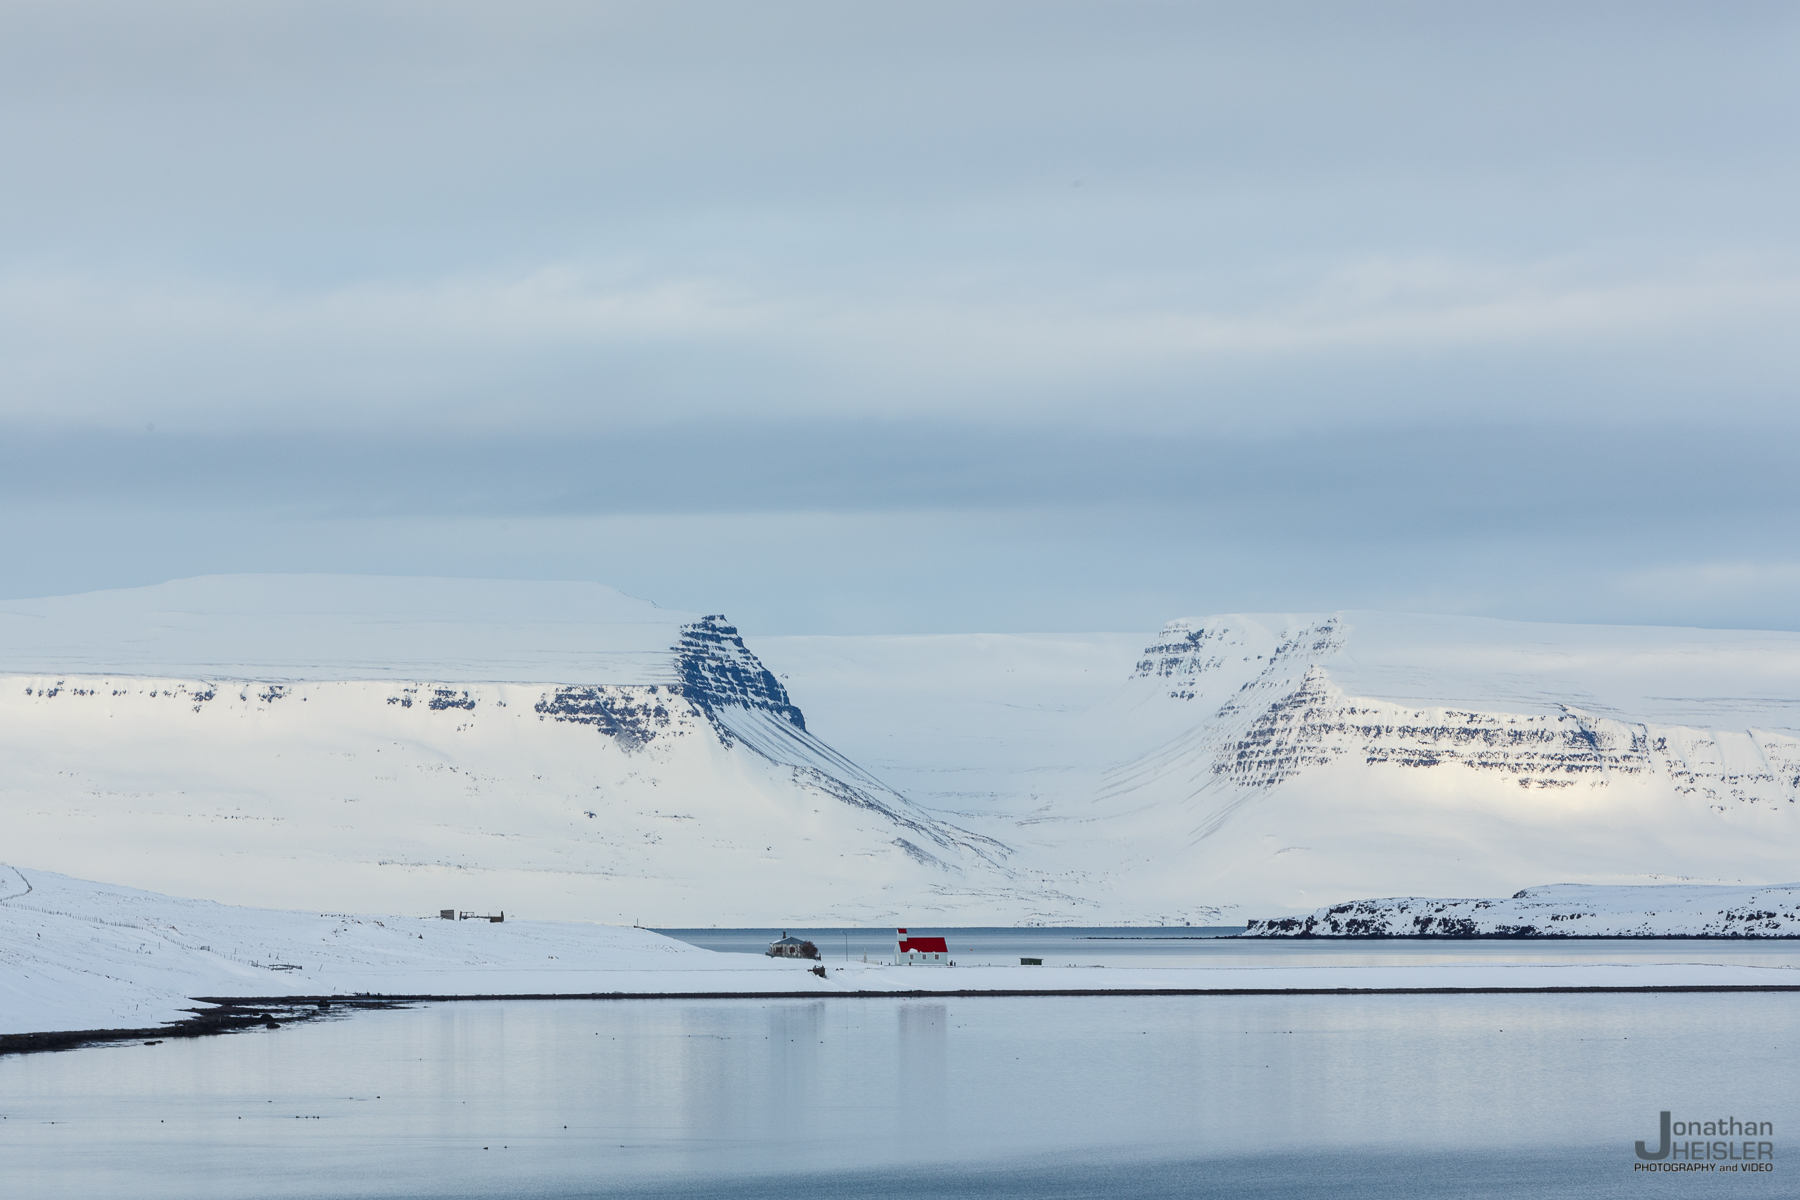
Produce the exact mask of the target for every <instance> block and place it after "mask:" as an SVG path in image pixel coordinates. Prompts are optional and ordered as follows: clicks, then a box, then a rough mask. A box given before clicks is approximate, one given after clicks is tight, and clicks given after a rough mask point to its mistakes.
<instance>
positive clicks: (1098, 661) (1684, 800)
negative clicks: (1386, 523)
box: [757, 612, 1800, 920]
mask: <svg viewBox="0 0 1800 1200" xmlns="http://www.w3.org/2000/svg"><path fill="white" fill-rule="evenodd" d="M846 641H848V642H852V643H855V644H852V645H845V646H844V647H843V648H842V649H841V650H840V651H839V653H840V655H841V657H843V658H845V659H856V660H860V661H862V662H865V663H867V664H870V665H871V666H872V667H879V665H880V663H881V662H882V659H883V656H884V655H886V654H889V653H890V652H891V648H890V644H891V643H892V642H893V640H892V639H846ZM1044 641H1045V642H1046V643H1048V644H1051V645H1054V646H1055V650H1054V652H1052V653H1047V654H1045V655H1044V656H1043V658H1042V659H1040V660H1038V661H1039V664H1040V670H1042V671H1045V672H1047V671H1048V670H1049V668H1050V667H1051V666H1053V665H1055V664H1058V663H1060V664H1063V665H1062V666H1061V668H1060V670H1059V672H1058V677H1057V680H1056V681H1054V682H1051V683H1047V684H1045V685H1044V687H1043V689H1042V693H1041V694H1042V695H1043V696H1044V697H1045V698H1046V700H1047V701H1049V702H1047V703H1045V704H1043V705H1042V706H1041V707H1040V708H1039V709H1036V710H1033V709H1030V708H1029V707H1028V702H1027V700H1026V695H1027V693H1026V689H1022V688H1020V687H1018V686H1017V684H1016V681H1017V680H1018V679H1019V678H1020V676H1019V675H1018V673H1017V663H1016V659H1017V658H1018V647H1011V646H1005V645H999V646H996V645H994V644H992V643H991V640H988V641H984V640H983V639H977V638H960V639H934V640H932V641H931V642H930V643H929V644H925V643H923V642H915V643H913V644H914V645H916V646H918V648H919V650H920V652H921V653H925V654H929V655H930V656H931V657H932V660H933V661H935V662H940V663H942V664H944V666H943V671H944V675H945V678H946V679H947V680H949V681H950V682H949V684H948V685H947V688H946V690H947V691H954V692H956V693H957V694H958V697H957V699H956V700H955V701H953V702H952V704H953V706H954V707H955V709H956V710H958V711H961V712H966V713H970V714H974V715H977V717H978V715H979V712H980V709H981V707H982V705H986V706H987V707H989V708H990V709H991V711H992V712H993V713H994V716H993V718H992V719H991V720H989V721H987V722H985V724H982V725H980V726H978V728H979V729H984V730H987V731H991V732H992V734H993V736H991V737H987V738H984V737H982V736H981V735H980V733H979V732H977V733H972V734H965V736H963V737H962V738H960V739H954V740H952V739H944V740H941V741H939V742H937V747H938V753H937V754H936V755H934V756H930V757H928V756H927V755H926V754H925V753H921V752H920V751H918V750H911V749H907V748H908V747H921V748H923V747H925V746H926V745H927V743H928V742H929V740H930V739H928V738H926V737H924V736H922V735H923V734H925V733H927V732H928V731H929V730H930V729H931V728H932V727H933V726H934V725H935V724H938V723H941V722H942V720H943V717H942V715H941V714H939V713H935V712H931V711H923V712H921V711H919V710H920V707H921V706H920V705H919V704H918V703H917V702H916V701H915V700H914V699H913V698H912V696H911V695H910V694H909V692H908V690H907V687H906V686H905V685H906V684H907V683H908V682H909V681H910V680H911V679H912V678H913V673H912V672H911V671H909V670H907V669H905V668H904V665H903V664H902V663H901V662H899V661H895V662H894V664H893V666H892V667H891V668H890V670H891V674H892V676H893V678H895V679H896V680H898V681H899V682H900V684H901V686H897V687H896V688H894V689H892V691H891V692H890V691H884V689H883V688H882V686H881V680H880V679H879V678H869V679H865V680H864V681H863V682H862V683H861V684H860V686H859V687H858V688H856V689H850V688H845V687H841V686H835V685H833V682H832V675H831V672H830V670H829V669H828V668H827V666H826V665H824V664H820V663H818V662H817V661H815V659H816V657H817V655H818V648H819V640H807V641H801V640H798V639H794V640H787V639H781V640H777V639H771V640H769V641H768V642H766V643H765V642H759V643H757V645H758V647H759V649H760V650H761V651H762V652H763V653H764V654H765V656H766V658H767V659H768V661H769V662H770V663H771V665H772V666H773V667H774V669H775V670H777V671H778V672H781V673H783V674H784V675H786V676H788V678H789V685H790V686H791V687H793V688H794V689H795V691H796V693H797V694H799V695H801V696H802V697H803V698H804V697H806V696H807V695H809V694H811V693H812V692H813V691H814V690H815V681H816V682H817V683H819V684H823V685H825V687H826V688H827V689H833V690H834V693H835V696H836V697H837V698H838V700H839V702H838V703H834V704H833V705H831V706H830V711H831V714H832V715H831V717H830V718H829V719H830V720H831V722H833V726H832V734H831V736H832V738H833V741H834V743H835V744H837V745H840V746H842V747H844V748H845V749H846V750H847V752H849V753H851V754H852V755H855V756H860V757H865V758H869V759H871V760H879V761H881V762H882V764H883V767H882V769H883V771H884V772H885V773H887V774H888V775H889V776H890V777H892V778H896V779H906V780H908V782H909V784H910V785H911V791H910V794H911V795H912V796H913V798H914V799H915V800H918V801H919V802H920V803H922V804H925V805H927V806H929V807H932V808H934V809H935V810H938V811H941V812H944V813H946V814H948V813H955V814H956V816H955V818H954V819H955V820H956V821H957V823H958V824H964V825H968V826H969V827H971V828H974V829H978V830H981V831H984V832H987V833H989V834H990V835H992V836H995V837H997V838H1000V839H1002V840H1005V841H1007V842H1008V843H1009V844H1012V845H1014V846H1016V847H1017V848H1018V849H1019V851H1020V854H1019V857H1018V859H1017V860H1015V861H1016V863H1018V864H1020V865H1021V866H1023V867H1026V868H1029V869H1031V870H1033V871H1036V872H1038V873H1039V874H1040V877H1041V878H1043V879H1045V880H1049V881H1053V882H1054V884H1055V885H1056V886H1058V887H1060V888H1062V889H1064V890H1066V891H1069V892H1073V893H1077V894H1080V895H1082V896H1083V897H1084V898H1086V899H1088V900H1090V901H1091V902H1093V903H1094V904H1095V905H1096V906H1097V908H1098V909H1099V911H1101V912H1105V913H1107V914H1109V915H1110V916H1111V917H1112V919H1133V920H1143V919H1156V918H1159V917H1160V918H1162V919H1165V920H1193V919H1196V914H1200V913H1203V912H1204V911H1205V908H1206V906H1209V905H1217V906H1221V907H1224V908H1226V909H1227V910H1229V911H1235V912H1237V913H1240V914H1243V915H1246V916H1249V915H1267V914H1272V913H1281V912H1297V911H1306V910H1310V909H1313V908H1316V907H1318V906H1319V905H1320V904H1325V903H1336V902H1339V901H1344V900H1348V899H1351V898H1354V897H1357V896H1368V895H1382V894H1385V895H1393V894H1396V893H1408V894H1414V895H1432V894H1437V895H1443V894H1456V893H1459V892H1460V893H1464V894H1466V893H1468V892H1470V891H1478V892H1479V891H1486V892H1490V893H1491V894H1502V895H1503V894H1510V893H1511V892H1512V891H1514V890H1516V889H1517V888H1518V887H1519V886H1520V885H1521V884H1524V883H1529V882H1530V881H1531V880H1533V879H1542V878H1544V877H1546V876H1550V877H1552V878H1554V877H1559V876H1560V877H1562V878H1565V879H1570V880H1574V881H1579V882H1593V883H1654V882H1674V881H1681V880H1698V881H1705V882H1719V883H1770V882H1776V881H1782V880H1787V879H1791V878H1792V877H1793V875H1794V873H1795V864H1796V862H1800V805H1796V803H1795V801H1796V797H1797V796H1800V728H1797V727H1800V634H1793V633H1762V632H1744V631H1728V630H1694V629H1661V628H1643V627H1607V626H1575V625H1538V624H1528V623H1523V622H1508V621H1493V620H1483V619H1477V618H1456V617H1431V616H1415V615H1402V614H1385V613H1367V612H1345V613H1338V614H1323V615H1311V614H1273V615H1269V614H1262V615H1228V616H1221V617H1209V618H1205V619H1199V620H1187V621H1175V622H1171V623H1170V624H1169V625H1168V626H1166V627H1165V628H1164V630H1163V631H1162V633H1161V634H1160V635H1158V636H1156V637H1154V638H1152V639H1146V641H1148V643H1149V644H1148V645H1147V647H1145V648H1144V649H1142V650H1141V651H1140V652H1138V653H1135V654H1131V655H1129V656H1126V655H1125V654H1123V653H1122V648H1121V647H1120V646H1119V645H1118V640H1117V638H1116V636H1114V635H1095V636H1090V637H1085V638H1082V637H1074V636H1071V637H1065V638H1052V639H1044ZM809 642H810V643H811V644H809ZM1108 659H1110V660H1111V668H1112V673H1113V678H1114V679H1115V680H1116V681H1117V682H1116V683H1114V684H1112V685H1111V686H1110V688H1105V689H1103V688H1101V687H1100V686H1098V685H1097V678H1098V677H1100V676H1102V675H1103V674H1104V671H1103V670H1101V669H1100V668H1102V667H1103V666H1104V665H1105V662H1106V660H1108ZM828 694H830V693H828ZM883 739H885V741H884V740H883ZM884 745H887V746H892V747H895V748H896V750H898V751H899V753H896V754H891V755H889V756H886V757H883V756H882V754H881V748H882V746H884ZM908 754H911V755H913V756H914V761H913V762H912V763H907V762H905V761H903V759H904V757H905V755H908ZM1009 764H1010V766H1011V768H1012V769H1011V770H1010V771H1009V770H1008V766H1009ZM967 780H978V781H981V783H980V785H979V786H959V785H960V784H962V782H963V781H967Z"/></svg>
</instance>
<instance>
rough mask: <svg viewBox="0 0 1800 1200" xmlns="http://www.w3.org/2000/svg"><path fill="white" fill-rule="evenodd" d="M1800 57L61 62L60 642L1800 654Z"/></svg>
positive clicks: (414, 32)
mask: <svg viewBox="0 0 1800 1200" xmlns="http://www.w3.org/2000/svg"><path fill="white" fill-rule="evenodd" d="M1797 50H1800V9H1796V8H1795V7H1794V6H1793V5H1791V4H1767V5H1759V4H1731V3H1721V4H1709V5H1697V4H1691V3H1683V4H1669V5H1658V4H1650V3H1643V2H1637V0H1634V2H1632V3H1619V4H1605V3H1591V4H1569V3H1567V2H1566V0H1562V2H1558V3H1547V4H1537V5H1533V4H1528V3H1506V4H1499V3H1488V4H1472V3H1466V4H1456V3H1445V2H1442V0H1438V2H1434V3H1422V4H1412V5H1407V4H1392V5H1389V4H1354V3H1352V4H1344V3H1324V2H1321V3H1316V4H1310V5H1302V4H1282V3H1270V2H1257V3H1248V2H1246V3H1237V4H1205V3H1182V4H1167V5H1164V4H1132V3H1118V2H1115V0H1108V2H1106V3H1099V2H1095V3H1089V4H1057V3H1045V2H1043V0H1033V2H1031V3H1022V4H1006V3H983V4H976V5H970V4H967V3H956V4H937V3H928V2H926V3H921V2H911V3H907V4H904V5H879V6H878V5H872V4H871V5H846V4H842V3H823V2H821V3H814V4H781V3H762V4H755V5H750V4H743V3H729V4H702V3H670V2H668V0H661V2H658V3H645V4H609V3H595V2H589V3H566V4H565V3H541V2H540V3H533V2H531V0H509V2H508V3H506V4H498V3H489V4H485V5H468V4H457V3H448V2H445V0H430V2H425V0H420V2H418V3H387V4H377V3H369V4H346V3H329V2H320V0H307V2H305V3H281V2H279V0H276V2H267V3H247V2H245V0H231V2H229V3H216V4H206V3H183V2H181V0H168V2H163V3H154V4H144V3H141V2H140V0H131V2H129V3H124V2H120V3H83V2H82V0H55V2H54V3H34V2H32V0H12V2H10V3H8V4H6V5H5V6H4V7H0V146H4V148H5V153H4V154H3V155H0V519H3V520H4V522H5V525H4V528H5V531H6V538H5V545H6V553H5V554H4V556H0V595H6V596H15V597H17V596H30V595H45V594H53V593H59V592H70V591H83V590H89V589H93V588H99V587H117V586H130V585H135V584H142V583H153V582H160V581H162V580H165V579H168V578H172V577H178V576H184V575H195V574H205V573H214V572H226V571H265V570H266V571H351V572H370V573H397V574H439V575H476V576H490V577H509V578H539V579H591V580H598V581H601V582H606V583H611V584H613V585H615V586H618V587H621V588H624V589H625V590H627V591H630V592H632V593H634V594H636V595H641V596H644V597H647V598H649V599H652V600H655V601H657V602H658V603H661V604H664V605H667V606H670V607H676V608H684V609H700V610H704V611H709V612H715V611H722V612H725V613H727V614H729V615H731V616H732V617H734V618H735V619H737V620H738V621H739V623H740V624H741V625H743V626H744V627H745V629H746V630H747V631H753V632H764V633H788V632H846V633H849V632H881V631H957V630H999V631H1004V630H1021V631H1022V630H1078V629H1089V630H1092V629H1119V630H1138V629H1152V628H1154V627H1155V626H1157V625H1159V624H1160V623H1161V622H1163V621H1164V620H1166V619H1168V618H1170V617H1175V616H1185V615H1205V614H1207V613H1211V612H1221V611H1232V610H1271V609H1274V610H1297V611H1314V610H1322V609H1336V608H1345V607H1374V608H1394V609H1408V610H1417V611H1439V612H1466V613H1478V614H1485V615H1492V616H1506V617H1519V618H1526V619H1548V620H1574V621H1617V622H1633V623H1644V622H1655V623H1679V624H1717V625H1735V626H1762V627H1769V628H1784V629H1793V628H1800V534H1797V532H1796V531H1797V530H1800V483H1797V482H1796V474H1795V460H1796V454H1795V450H1796V448H1797V447H1800V437H1797V436H1796V435H1797V434H1800V403H1797V397H1800V392H1797V385H1800V337H1796V330H1797V329H1800V320H1797V319H1800V237H1797V234H1796V220H1795V215H1794V214H1795V212H1796V211H1800V196H1797V194H1796V192H1797V189H1796V186H1795V185H1796V182H1797V174H1800V166H1797V164H1800V155H1797V154H1796V151H1800V117H1797V115H1796V114H1800V54H1797V53H1796V52H1797Z"/></svg>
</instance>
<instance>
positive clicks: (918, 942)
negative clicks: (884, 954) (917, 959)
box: [900, 929, 950, 954]
mask: <svg viewBox="0 0 1800 1200" xmlns="http://www.w3.org/2000/svg"><path fill="white" fill-rule="evenodd" d="M900 932H902V933H905V932H906V931H905V930H904V929H903V930H901V931H900ZM908 950H911V951H914V952H915V953H918V954H948V953H950V947H949V946H947V945H945V944H944V939H943V938H941V937H935V938H934V937H909V938H904V939H902V940H901V942H900V953H902V954H905V953H906V952H907V951H908Z"/></svg>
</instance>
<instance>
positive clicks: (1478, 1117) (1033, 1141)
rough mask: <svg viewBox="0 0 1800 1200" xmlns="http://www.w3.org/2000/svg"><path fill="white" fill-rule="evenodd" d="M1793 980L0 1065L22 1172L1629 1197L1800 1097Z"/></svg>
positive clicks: (433, 1181)
mask: <svg viewBox="0 0 1800 1200" xmlns="http://www.w3.org/2000/svg"><path fill="white" fill-rule="evenodd" d="M1797 1051H1800V1004H1796V1002H1795V1000H1794V998H1793V997H1792V996H1791V995H1786V994H1769V993H1759V994H1736V995H1712V994H1699V995H1581V996H1554V995H1528V996H1353V997H1322V996H1316V997H1294V998H1268V997H1121V998H1116V999H1108V998H1094V997H1042V998H1005V999H1001V998H991V999H983V998H966V999H965V998H958V999H944V1000H899V999H836V1000H796V1001H780V1002H767V1001H545V1002H486V1003H442V1004H433V1005H427V1006H423V1007H420V1008H417V1009H411V1010H400V1011H388V1012H372V1013H363V1014H357V1015H354V1016H349V1017H346V1018H344V1019H332V1020H326V1021H321V1022H318V1023H314V1024H310V1025H304V1026H294V1027H290V1028H286V1029H283V1030H280V1031H278V1032H266V1031H255V1032H251V1033H246V1034H240V1035H236V1036H231V1037H223V1038H211V1039H201V1040H194V1041H180V1042H165V1043H164V1044H162V1045H158V1046H150V1047H146V1046H139V1045H132V1046H125V1047H111V1048H94V1049H87V1050H79V1051H72V1052H68V1053H63V1054H49V1055H31V1056H25V1057H13V1058H9V1059H5V1060H0V1115H3V1116H4V1118H5V1119H4V1120H3V1121H0V1169H3V1172H4V1177H5V1180H6V1183H7V1191H8V1194H9V1195H18V1196H22V1197H23V1196H31V1197H90V1196H93V1197H98V1196H133V1197H184V1198H185V1197H196V1198H199V1197H251V1196H255V1197H320V1198H323V1197H361V1196H370V1197H374V1196H382V1197H390V1196H393V1197H397V1196H408V1197H411V1196H446V1197H450V1196H454V1197H474V1196H482V1197H522V1198H523V1197H541V1198H545V1200H549V1198H565V1197H577V1196H641V1197H645V1198H650V1197H659V1198H660V1197H676V1196H683V1197H685V1196H716V1197H758V1198H762V1197H770V1198H773V1197H777V1196H782V1197H815V1196H816V1197H830V1196H846V1197H849V1196H855V1197H870V1198H877V1197H924V1196H978V1197H993V1198H996V1200H997V1198H1001V1197H1012V1196H1019V1197H1025V1196H1032V1197H1102V1196H1104V1197H1133V1196H1145V1197H1164V1196H1167V1197H1175V1196H1284V1197H1285V1196H1331V1197H1346V1196H1347V1197H1376V1196H1381V1197H1388V1196H1417V1197H1433V1198H1435V1197H1450V1196H1484V1197H1486V1196H1492V1197H1500V1196H1505V1197H1516V1196H1539V1197H1550V1196H1556V1197H1561V1196H1570V1197H1574V1196H1582V1197H1590V1196H1606V1195H1624V1194H1626V1192H1628V1191H1629V1192H1633V1193H1635V1192H1639V1191H1643V1190H1646V1189H1649V1190H1655V1191H1657V1192H1658V1193H1659V1194H1663V1193H1668V1194H1683V1195H1686V1194H1694V1193H1696V1191H1697V1190H1709V1191H1710V1190H1711V1189H1712V1188H1717V1187H1721V1186H1724V1187H1729V1188H1730V1189H1731V1190H1732V1191H1733V1192H1737V1193H1743V1194H1753V1195H1765V1196H1766V1195H1797V1194H1800V1190H1796V1189H1795V1188H1794V1186H1793V1182H1794V1180H1795V1179H1796V1177H1795V1176H1794V1175H1792V1174H1791V1173H1789V1172H1790V1167H1789V1165H1788V1163H1787V1161H1786V1160H1785V1159H1784V1158H1778V1160H1777V1163H1776V1170H1775V1172H1774V1173H1772V1174H1769V1175H1754V1176H1751V1175H1740V1176H1733V1177H1731V1178H1725V1177H1722V1176H1718V1175H1713V1176H1708V1177H1705V1178H1696V1177H1689V1176H1683V1177H1657V1178H1646V1177H1643V1176H1641V1175H1639V1176H1634V1175H1633V1174H1632V1170H1631V1166H1632V1162H1633V1161H1634V1156H1633V1153H1632V1142H1633V1141H1634V1140H1635V1139H1640V1138H1648V1139H1652V1140H1654V1139H1655V1137H1656V1134H1657V1119H1658V1113H1659V1111H1660V1110H1662V1109H1673V1110H1675V1112H1676V1113H1677V1117H1678V1119H1680V1118H1682V1117H1683V1116H1693V1117H1696V1118H1702V1117H1703V1118H1705V1119H1711V1118H1712V1117H1714V1116H1715V1115H1718V1116H1735V1117H1738V1118H1740V1119H1757V1120H1770V1121H1773V1122H1774V1123H1775V1127H1776V1139H1775V1141H1776V1144H1777V1146H1778V1147H1779V1150H1780V1152H1782V1153H1785V1152H1786V1151H1787V1150H1788V1148H1789V1147H1791V1146H1792V1145H1793V1144H1794V1143H1793V1142H1792V1141H1791V1140H1789V1139H1790V1138H1791V1131H1792V1130H1793V1129H1794V1127H1795V1126H1794V1123H1793V1121H1794V1117H1795V1116H1796V1114H1800V1107H1797V1106H1796V1101H1797V1100H1800V1071H1797V1070H1796V1069H1795V1068H1796V1066H1800V1053H1797Z"/></svg>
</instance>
